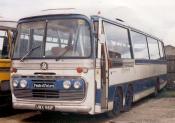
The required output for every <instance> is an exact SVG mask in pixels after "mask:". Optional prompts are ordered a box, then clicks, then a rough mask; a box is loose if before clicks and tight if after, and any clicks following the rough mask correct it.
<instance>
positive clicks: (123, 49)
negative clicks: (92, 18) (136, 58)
mask: <svg viewBox="0 0 175 123" xmlns="http://www.w3.org/2000/svg"><path fill="white" fill-rule="evenodd" d="M104 28H105V33H106V38H107V46H108V50H109V56H110V58H131V52H130V44H129V38H128V30H127V29H125V28H122V27H119V26H116V25H113V24H110V23H107V22H104Z"/></svg>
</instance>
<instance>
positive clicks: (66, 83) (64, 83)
mask: <svg viewBox="0 0 175 123" xmlns="http://www.w3.org/2000/svg"><path fill="white" fill-rule="evenodd" d="M63 88H64V89H70V88H71V81H69V80H65V81H64V82H63Z"/></svg>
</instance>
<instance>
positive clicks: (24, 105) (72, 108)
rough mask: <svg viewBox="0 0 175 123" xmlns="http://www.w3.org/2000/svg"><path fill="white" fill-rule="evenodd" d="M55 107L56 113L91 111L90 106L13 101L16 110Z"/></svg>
mask: <svg viewBox="0 0 175 123" xmlns="http://www.w3.org/2000/svg"><path fill="white" fill-rule="evenodd" d="M37 104H40V105H54V106H55V108H54V111H60V112H75V113H87V114H88V113H89V112H90V110H91V107H90V106H85V105H80V104H76V105H71V104H69V105H66V104H65V103H55V102H54V103H52V102H50V103H48V102H47V103H43V102H28V101H15V102H14V101H13V108H15V109H29V110H38V109H36V105H37Z"/></svg>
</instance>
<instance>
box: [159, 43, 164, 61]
mask: <svg viewBox="0 0 175 123" xmlns="http://www.w3.org/2000/svg"><path fill="white" fill-rule="evenodd" d="M159 49H160V58H161V59H164V48H163V43H162V42H160V41H159Z"/></svg>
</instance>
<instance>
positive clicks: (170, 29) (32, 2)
mask: <svg viewBox="0 0 175 123" xmlns="http://www.w3.org/2000/svg"><path fill="white" fill-rule="evenodd" d="M110 1H111V2H110ZM66 7H69V8H70V7H73V8H86V9H87V10H94V12H96V11H97V10H101V11H102V14H103V12H104V13H105V14H108V13H109V15H112V16H115V17H116V18H121V19H123V20H124V21H125V22H126V23H128V24H130V25H132V26H134V27H137V28H139V29H141V30H143V31H146V32H147V33H151V34H153V35H155V36H157V37H160V38H161V39H163V40H164V42H165V44H171V45H174V46H175V14H174V13H175V0H86V1H85V0H0V16H1V17H4V18H9V19H15V20H18V19H19V18H21V17H25V16H27V15H30V14H32V13H35V12H38V11H41V10H44V9H51V8H66Z"/></svg>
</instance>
